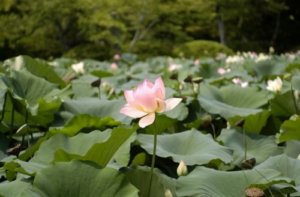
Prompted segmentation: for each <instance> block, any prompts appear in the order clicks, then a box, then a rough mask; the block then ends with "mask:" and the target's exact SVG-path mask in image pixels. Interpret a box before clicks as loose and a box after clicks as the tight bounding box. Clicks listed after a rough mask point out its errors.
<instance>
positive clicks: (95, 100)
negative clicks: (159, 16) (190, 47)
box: [0, 53, 300, 197]
mask: <svg viewBox="0 0 300 197" xmlns="http://www.w3.org/2000/svg"><path fill="white" fill-rule="evenodd" d="M233 60H235V61H233ZM1 68H2V70H1V75H0V79H1V80H0V111H1V122H0V177H1V179H0V180H1V182H0V196H1V195H2V196H4V197H21V196H22V197H24V196H28V197H31V196H42V197H48V196H49V197H50V196H64V197H68V196H69V197H75V196H78V197H86V196H90V197H94V196H106V197H107V196H120V197H122V196H147V194H148V189H149V188H148V187H149V180H150V175H149V174H150V167H149V166H150V163H151V161H150V160H151V154H152V151H153V133H154V132H155V133H157V134H158V144H157V160H156V163H155V173H154V176H153V185H152V188H151V196H153V197H160V196H162V197H164V196H168V195H169V196H170V195H171V194H172V196H174V197H175V196H179V197H180V196H182V197H183V196H224V197H225V196H226V197H227V196H233V197H235V196H236V197H240V196H245V195H246V194H247V195H248V194H251V192H252V193H253V192H256V193H264V194H265V196H285V195H287V194H291V195H295V196H299V193H300V177H299V173H298V172H299V169H300V160H299V159H297V158H299V147H300V143H299V140H300V133H299V125H300V118H299V110H300V95H299V92H300V78H299V73H300V56H299V54H285V55H280V56H276V55H272V54H269V55H266V54H259V55H257V54H253V53H246V54H237V55H235V56H229V57H227V56H224V55H219V56H218V57H216V58H201V59H197V60H193V59H172V58H162V57H155V58H150V59H147V60H146V61H139V60H138V59H137V57H136V56H135V55H130V54H124V55H123V56H122V57H121V58H120V59H119V60H118V62H117V64H116V63H112V62H102V61H95V60H90V59H86V60H82V61H81V62H77V61H75V60H74V59H66V58H59V59H55V60H53V61H44V60H41V59H34V58H31V57H28V56H18V57H15V58H12V59H7V60H5V61H4V62H3V63H2V66H1ZM79 68H80V69H79ZM222 69H223V70H222ZM224 70H225V71H224ZM221 71H222V72H221ZM158 76H161V77H162V78H163V80H164V82H165V85H166V87H167V88H166V97H167V98H170V97H181V98H183V102H182V103H181V104H179V105H178V106H177V107H176V108H175V109H173V110H172V111H169V112H167V113H163V114H158V116H157V117H156V121H155V123H154V124H153V125H150V126H148V127H146V128H145V129H141V128H139V127H138V125H137V120H132V119H129V118H128V117H125V116H124V115H122V114H120V112H119V111H120V109H121V107H122V106H123V105H124V103H125V100H124V98H123V91H124V90H126V89H131V88H134V87H135V86H136V85H137V84H139V83H140V82H141V81H143V80H144V79H145V78H147V79H150V80H153V79H155V78H157V77H158ZM276 77H280V79H281V80H282V81H283V84H282V86H280V89H278V91H276V92H273V91H270V90H272V89H270V88H269V87H268V86H269V83H270V80H273V79H275V78H276ZM237 79H239V80H237ZM242 82H243V83H242ZM246 82H247V85H244V84H245V83H246ZM180 161H184V162H185V164H186V165H187V169H188V174H187V175H186V176H180V177H178V175H177V173H176V172H177V167H178V165H179V163H180Z"/></svg>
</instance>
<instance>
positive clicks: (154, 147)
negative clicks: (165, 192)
mask: <svg viewBox="0 0 300 197" xmlns="http://www.w3.org/2000/svg"><path fill="white" fill-rule="evenodd" d="M156 146H157V133H156V132H154V139H153V153H152V159H151V170H150V181H149V188H148V197H150V196H151V187H152V179H153V173H154V165H155V157H156Z"/></svg>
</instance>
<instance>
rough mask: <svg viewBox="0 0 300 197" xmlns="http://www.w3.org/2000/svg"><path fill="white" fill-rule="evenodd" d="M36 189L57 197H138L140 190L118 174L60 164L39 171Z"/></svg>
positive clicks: (78, 164) (95, 167)
mask: <svg viewBox="0 0 300 197" xmlns="http://www.w3.org/2000/svg"><path fill="white" fill-rule="evenodd" d="M33 186H34V187H37V188H38V189H39V190H40V191H42V192H43V193H45V194H46V196H55V197H94V196H99V197H101V196H103V197H104V196H105V197H107V196H114V197H124V196H128V197H137V196H138V194H137V193H138V190H137V189H136V188H135V187H134V186H133V185H131V184H130V182H129V181H128V180H127V179H126V177H125V176H124V175H123V174H121V173H120V172H118V171H117V170H115V169H112V168H102V169H101V168H99V167H97V166H95V165H89V164H87V163H83V162H80V161H73V162H70V163H58V164H54V165H53V166H50V167H48V168H45V169H43V170H41V171H39V172H38V173H37V175H36V177H35V179H34V182H33Z"/></svg>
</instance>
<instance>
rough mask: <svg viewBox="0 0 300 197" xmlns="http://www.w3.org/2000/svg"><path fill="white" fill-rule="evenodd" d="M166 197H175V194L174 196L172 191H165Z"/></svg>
mask: <svg viewBox="0 0 300 197" xmlns="http://www.w3.org/2000/svg"><path fill="white" fill-rule="evenodd" d="M165 197H173V194H172V192H171V190H169V189H166V191H165Z"/></svg>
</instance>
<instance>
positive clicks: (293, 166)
mask: <svg viewBox="0 0 300 197" xmlns="http://www.w3.org/2000/svg"><path fill="white" fill-rule="evenodd" d="M255 169H257V170H264V169H273V170H277V171H279V172H280V173H281V174H282V176H285V177H288V178H290V179H291V180H293V181H294V182H295V189H296V190H297V194H292V196H299V195H300V174H299V171H300V160H299V159H294V158H290V157H288V156H287V155H285V154H282V155H278V156H274V157H270V158H269V159H268V160H266V161H265V162H263V163H261V164H260V165H258V166H256V167H255Z"/></svg>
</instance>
